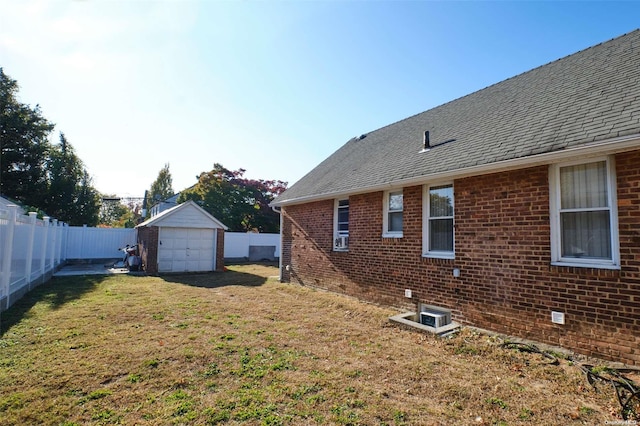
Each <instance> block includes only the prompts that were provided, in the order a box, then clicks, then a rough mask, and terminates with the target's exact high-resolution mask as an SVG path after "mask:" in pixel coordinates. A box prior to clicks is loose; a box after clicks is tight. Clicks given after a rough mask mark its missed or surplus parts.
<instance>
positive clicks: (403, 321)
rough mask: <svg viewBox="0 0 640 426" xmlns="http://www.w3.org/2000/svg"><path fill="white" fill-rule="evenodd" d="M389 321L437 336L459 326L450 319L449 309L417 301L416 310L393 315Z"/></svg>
mask: <svg viewBox="0 0 640 426" xmlns="http://www.w3.org/2000/svg"><path fill="white" fill-rule="evenodd" d="M389 321H391V322H392V323H395V324H399V325H402V326H405V327H409V328H412V329H416V330H418V331H421V332H425V333H432V334H437V335H439V336H442V335H445V334H449V333H451V332H453V331H455V330H457V329H458V328H460V324H458V323H456V322H453V321H452V320H451V311H450V310H449V309H446V308H441V307H438V306H433V305H427V304H424V303H418V311H417V312H405V313H402V314H398V315H394V316H392V317H390V318H389Z"/></svg>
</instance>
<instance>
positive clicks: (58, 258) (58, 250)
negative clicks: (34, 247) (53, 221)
mask: <svg viewBox="0 0 640 426" xmlns="http://www.w3.org/2000/svg"><path fill="white" fill-rule="evenodd" d="M63 229H64V222H58V228H57V229H56V235H57V236H58V239H57V241H58V243H57V244H56V266H58V265H60V263H62V261H61V257H62V230H63Z"/></svg>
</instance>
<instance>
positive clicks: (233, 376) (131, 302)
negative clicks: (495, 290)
mask: <svg viewBox="0 0 640 426" xmlns="http://www.w3.org/2000/svg"><path fill="white" fill-rule="evenodd" d="M276 274H277V268H275V267H271V266H266V265H237V266H232V267H230V271H228V272H225V273H214V274H206V275H184V276H177V275H174V276H166V277H163V278H158V277H139V276H126V275H119V276H109V277H99V278H96V277H69V278H56V279H54V280H52V281H51V282H50V283H49V284H47V285H44V286H41V287H40V288H38V289H36V290H34V291H33V292H32V293H31V294H29V295H27V296H26V297H25V298H23V299H22V300H21V301H19V302H18V304H17V305H15V306H14V307H13V308H12V309H10V310H9V311H7V312H5V313H3V314H2V335H1V336H0V337H1V339H0V423H1V424H52V425H74V424H78V425H80V424H138V425H145V424H148V425H156V424H163V425H164V424H249V425H252V424H255V425H259V424H264V425H279V424H292V425H316V424H345V425H346V424H351V425H356V424H363V425H383V424H386V425H402V424H406V425H445V424H446V425H450V424H461V425H517V424H536V425H557V424H604V423H605V422H606V421H614V420H615V419H616V418H615V416H614V415H615V413H616V409H617V405H616V404H617V403H616V401H615V399H614V397H613V395H612V394H611V391H610V389H607V388H604V389H600V391H597V390H596V389H594V388H592V387H591V386H590V385H588V384H587V382H586V380H585V379H584V376H583V375H582V374H581V373H580V371H579V370H578V369H577V368H576V367H575V366H572V365H571V364H570V363H568V362H567V361H563V362H562V363H561V365H560V366H553V365H547V364H545V362H544V360H543V359H540V358H536V355H534V354H526V353H520V352H516V351H513V350H507V349H504V348H501V347H499V345H498V342H497V340H496V339H495V338H491V337H488V336H485V335H481V334H477V333H473V332H471V331H469V330H464V331H463V332H461V333H459V334H457V335H455V336H454V337H450V338H436V337H433V336H426V335H423V334H419V333H417V332H414V331H409V330H405V329H402V328H398V327H395V326H392V325H391V324H389V322H388V317H389V316H390V315H392V314H394V313H396V312H394V311H392V310H389V309H385V308H381V307H378V306H374V305H370V304H366V303H362V302H358V301H356V300H353V299H350V298H347V297H342V296H339V295H335V294H330V293H326V292H323V291H317V290H313V289H309V288H304V287H300V286H296V285H290V284H282V283H279V282H278V281H277V280H275V279H272V278H271V279H269V278H268V277H269V276H273V275H276ZM612 413H613V414H612Z"/></svg>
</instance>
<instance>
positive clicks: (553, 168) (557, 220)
mask: <svg viewBox="0 0 640 426" xmlns="http://www.w3.org/2000/svg"><path fill="white" fill-rule="evenodd" d="M601 162H604V163H605V164H606V173H605V175H606V180H607V182H606V190H607V194H606V204H607V205H606V206H596V207H581V206H578V207H573V208H563V206H562V201H561V195H562V188H561V184H562V182H561V178H560V177H561V169H563V168H565V167H566V168H568V167H572V166H581V165H584V166H586V165H591V164H595V163H601ZM549 195H550V200H549V208H550V220H551V223H550V225H551V226H550V227H551V236H550V242H551V264H552V265H556V266H573V267H584V268H600V269H620V242H619V236H618V209H617V206H618V203H617V186H616V172H615V164H614V161H613V158H612V157H596V158H590V159H582V160H576V161H571V162H565V163H558V164H552V165H550V166H549ZM589 212H608V213H609V238H610V251H611V253H610V255H609V257H606V258H605V257H580V256H576V255H574V256H569V255H566V254H564V255H563V248H562V246H563V241H562V238H563V236H562V216H563V215H564V214H576V213H577V214H580V213H589Z"/></svg>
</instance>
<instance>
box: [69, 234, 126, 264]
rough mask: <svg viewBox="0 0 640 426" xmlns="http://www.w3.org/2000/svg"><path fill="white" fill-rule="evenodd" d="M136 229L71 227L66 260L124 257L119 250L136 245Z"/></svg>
mask: <svg viewBox="0 0 640 426" xmlns="http://www.w3.org/2000/svg"><path fill="white" fill-rule="evenodd" d="M136 238H137V237H136V230H135V229H134V228H89V227H87V226H69V227H68V228H67V241H66V245H65V252H64V253H65V257H66V259H82V260H92V259H117V258H119V257H122V256H123V253H122V252H121V251H120V250H118V249H119V248H122V247H124V246H126V245H127V244H129V245H134V244H136Z"/></svg>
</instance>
